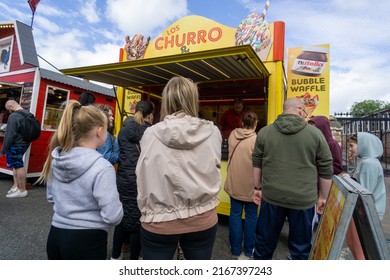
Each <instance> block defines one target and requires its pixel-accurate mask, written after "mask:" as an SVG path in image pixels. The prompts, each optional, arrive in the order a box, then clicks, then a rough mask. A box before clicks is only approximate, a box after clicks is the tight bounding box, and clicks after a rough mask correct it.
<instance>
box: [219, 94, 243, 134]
mask: <svg viewBox="0 0 390 280" xmlns="http://www.w3.org/2000/svg"><path fill="white" fill-rule="evenodd" d="M243 114H244V103H243V101H242V99H241V98H236V99H234V108H233V109H230V110H228V111H226V112H225V113H224V114H223V115H222V118H221V120H220V121H219V128H220V130H221V133H222V139H228V138H229V135H230V132H232V131H233V130H234V129H236V128H239V127H242V123H241V119H242V115H243Z"/></svg>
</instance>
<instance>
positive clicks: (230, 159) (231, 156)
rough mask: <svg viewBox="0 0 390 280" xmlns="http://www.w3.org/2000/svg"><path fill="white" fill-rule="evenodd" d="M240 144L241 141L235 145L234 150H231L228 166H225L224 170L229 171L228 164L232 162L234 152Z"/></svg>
mask: <svg viewBox="0 0 390 280" xmlns="http://www.w3.org/2000/svg"><path fill="white" fill-rule="evenodd" d="M241 142H242V140H240V141H238V143H237V145H236V146H235V147H234V149H233V151H232V154H231V155H230V157H229V160H228V164H227V168H226V169H229V165H230V162H231V161H232V158H233V155H234V152H235V151H236V149H237V147H238V145H240V143H241Z"/></svg>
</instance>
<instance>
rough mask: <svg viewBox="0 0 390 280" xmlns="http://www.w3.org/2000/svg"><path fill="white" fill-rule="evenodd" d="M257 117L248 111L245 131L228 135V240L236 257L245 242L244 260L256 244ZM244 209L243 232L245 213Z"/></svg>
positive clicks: (226, 186)
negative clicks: (254, 162) (254, 170)
mask: <svg viewBox="0 0 390 280" xmlns="http://www.w3.org/2000/svg"><path fill="white" fill-rule="evenodd" d="M256 126H257V116H256V114H255V113H254V112H250V111H249V112H245V113H244V115H243V117H242V128H236V129H235V130H233V131H232V133H231V134H230V136H229V140H228V142H229V159H228V170H227V178H226V182H225V187H224V188H225V191H226V193H227V194H229V196H230V216H229V241H230V250H231V252H232V254H233V255H234V256H237V257H238V256H240V255H241V251H242V242H243V240H244V255H245V256H242V257H243V258H245V257H246V258H251V257H252V254H253V248H254V243H255V229H256V221H257V210H258V205H256V204H255V203H254V202H253V185H254V183H253V176H252V152H253V149H254V146H255V142H256V132H255V129H256ZM244 210H245V224H244V232H243V229H242V213H243V211H244Z"/></svg>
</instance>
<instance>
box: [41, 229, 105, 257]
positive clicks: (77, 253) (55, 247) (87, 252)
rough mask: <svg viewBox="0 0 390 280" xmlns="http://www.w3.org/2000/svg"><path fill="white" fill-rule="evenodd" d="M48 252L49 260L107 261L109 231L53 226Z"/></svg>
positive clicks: (49, 237) (48, 239) (47, 246)
mask: <svg viewBox="0 0 390 280" xmlns="http://www.w3.org/2000/svg"><path fill="white" fill-rule="evenodd" d="M46 251H47V258H48V259H49V260H105V259H106V257H107V231H105V230H101V229H61V228H57V227H54V226H51V228H50V232H49V236H48V238H47V245H46Z"/></svg>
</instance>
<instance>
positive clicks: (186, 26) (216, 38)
mask: <svg viewBox="0 0 390 280" xmlns="http://www.w3.org/2000/svg"><path fill="white" fill-rule="evenodd" d="M194 23H196V24H194ZM235 33H236V28H232V27H228V26H225V25H222V24H220V23H218V22H215V21H213V20H210V19H207V18H204V17H201V16H187V17H184V18H182V19H180V20H178V21H176V22H175V23H173V24H172V25H170V26H169V27H168V28H167V29H165V30H164V31H163V32H161V34H160V35H159V36H157V38H155V39H154V40H152V41H150V42H149V44H148V47H147V48H146V51H145V55H144V58H152V57H160V56H166V55H174V54H180V53H183V54H184V53H189V52H197V51H203V50H210V49H217V48H224V47H231V46H234V38H235V37H234V35H235Z"/></svg>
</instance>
